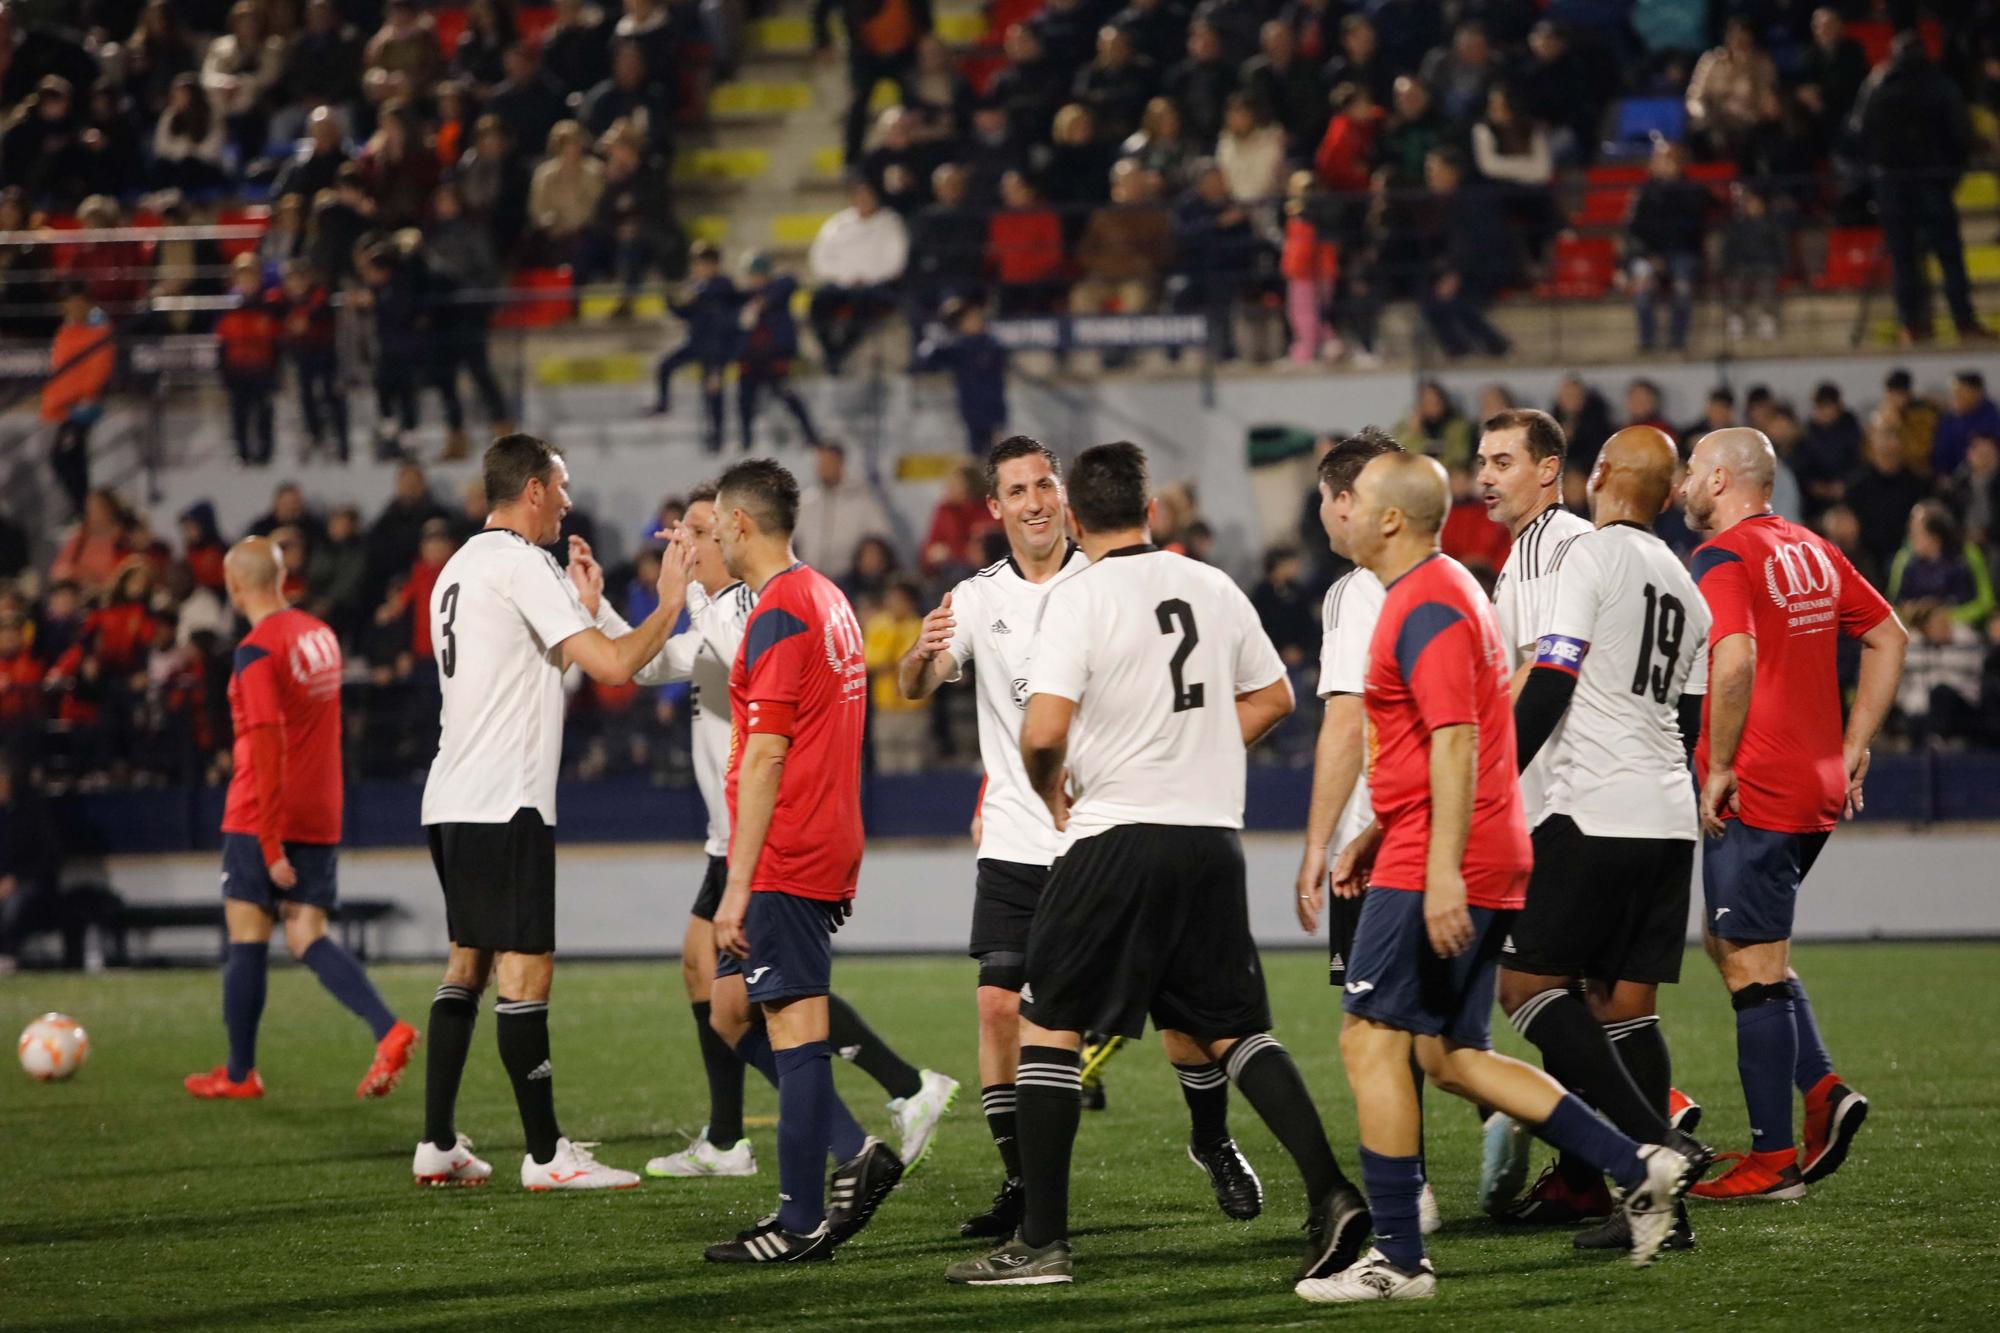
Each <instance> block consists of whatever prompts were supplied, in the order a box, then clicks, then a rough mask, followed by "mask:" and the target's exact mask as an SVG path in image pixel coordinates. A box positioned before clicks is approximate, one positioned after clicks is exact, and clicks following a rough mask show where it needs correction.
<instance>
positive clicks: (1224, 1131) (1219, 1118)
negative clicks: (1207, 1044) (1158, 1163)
mask: <svg viewBox="0 0 2000 1333" xmlns="http://www.w3.org/2000/svg"><path fill="white" fill-rule="evenodd" d="M1174 1073H1175V1075H1177V1076H1178V1077H1179V1078H1180V1081H1181V1096H1182V1097H1184V1098H1185V1099H1186V1100H1187V1108H1188V1129H1189V1131H1190V1135H1191V1137H1192V1140H1193V1142H1194V1143H1196V1144H1197V1145H1199V1146H1201V1147H1204V1148H1207V1147H1212V1146H1214V1145H1215V1144H1218V1143H1220V1142H1222V1141H1223V1140H1224V1139H1226V1138H1228V1137H1229V1076H1228V1075H1227V1074H1225V1073H1223V1072H1222V1066H1221V1065H1218V1064H1215V1063H1213V1062H1209V1061H1204V1062H1203V1063H1201V1064H1193V1065H1183V1064H1176V1065H1175V1066H1174Z"/></svg>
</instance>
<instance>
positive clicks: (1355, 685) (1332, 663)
mask: <svg viewBox="0 0 2000 1333" xmlns="http://www.w3.org/2000/svg"><path fill="white" fill-rule="evenodd" d="M1387 596H1388V594H1387V593H1385V592H1384V591H1383V590H1382V580H1380V579H1378V578H1376V577H1375V576H1374V575H1373V574H1372V573H1370V572H1369V571H1368V570H1365V569H1354V570H1350V571H1349V572H1347V573H1346V574H1343V575H1341V576H1340V578H1339V579H1337V580H1336V581H1335V582H1334V585H1333V586H1332V587H1331V588H1328V589H1327V590H1326V602H1325V604H1324V605H1322V606H1321V607H1320V643H1319V694H1320V697H1321V698H1322V699H1324V698H1328V697H1329V696H1332V695H1335V694H1352V695H1354V696H1356V697H1357V698H1358V697H1359V696H1360V695H1361V694H1363V693H1364V686H1365V685H1366V683H1367V680H1368V641H1369V640H1370V639H1373V638H1374V637H1375V622H1376V621H1378V620H1380V619H1381V618H1382V601H1383V599H1384V598H1385V597H1387ZM1361 725H1362V728H1363V733H1364V735H1365V734H1366V728H1367V726H1368V722H1367V719H1366V718H1364V719H1362V723H1361ZM1374 818H1375V810H1374V807H1373V806H1372V805H1371V804H1370V802H1369V799H1368V765H1367V763H1366V761H1365V756H1364V762H1363V763H1362V765H1361V771H1360V772H1359V773H1357V774H1356V775H1355V777H1354V791H1353V792H1352V793H1351V794H1349V796H1348V798H1347V804H1346V805H1344V806H1342V807H1341V811H1340V822H1339V823H1338V824H1336V825H1334V829H1333V843H1332V845H1331V846H1330V847H1329V848H1328V849H1327V850H1328V852H1329V853H1330V854H1331V855H1334V856H1338V855H1339V854H1340V851H1341V849H1342V848H1344V847H1346V846H1347V844H1348V843H1350V842H1353V841H1354V840H1355V839H1356V838H1357V837H1359V836H1360V835H1361V831H1362V830H1363V829H1365V828H1367V827H1368V825H1369V823H1370V822H1371V821H1373V820H1374Z"/></svg>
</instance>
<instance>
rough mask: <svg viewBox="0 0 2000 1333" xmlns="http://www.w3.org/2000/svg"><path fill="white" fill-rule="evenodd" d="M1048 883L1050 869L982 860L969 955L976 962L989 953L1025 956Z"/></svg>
mask: <svg viewBox="0 0 2000 1333" xmlns="http://www.w3.org/2000/svg"><path fill="white" fill-rule="evenodd" d="M1048 882H1049V868H1048V867H1047V866H1031V865H1023V864H1022V863H1021V862H1019V861H995V860H992V859H990V858H986V857H982V858H980V861H979V875H978V878H977V879H976V880H975V881H974V882H973V888H972V944H971V946H970V947H969V948H968V949H967V950H966V952H967V953H969V954H971V955H972V956H973V957H974V958H984V957H985V956H986V955H987V954H989V953H1019V954H1025V953H1026V952H1027V951H1028V928H1029V927H1030V926H1032V925H1034V924H1035V905H1036V904H1037V903H1039V902H1041V900H1042V889H1043V888H1044V887H1046V886H1047V884H1048Z"/></svg>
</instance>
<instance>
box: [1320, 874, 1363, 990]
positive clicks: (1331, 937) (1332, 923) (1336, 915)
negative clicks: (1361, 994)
mask: <svg viewBox="0 0 2000 1333" xmlns="http://www.w3.org/2000/svg"><path fill="white" fill-rule="evenodd" d="M1367 901H1368V895H1366V894H1363V895H1362V896H1361V897H1359V898H1339V897H1335V896H1334V894H1333V892H1332V890H1331V889H1329V890H1328V891H1327V895H1326V982H1327V985H1329V986H1345V985H1346V984H1347V962H1348V960H1349V959H1351V958H1353V957H1354V928H1355V927H1356V926H1358V925H1360V924H1361V905H1362V904H1363V903H1365V902H1367Z"/></svg>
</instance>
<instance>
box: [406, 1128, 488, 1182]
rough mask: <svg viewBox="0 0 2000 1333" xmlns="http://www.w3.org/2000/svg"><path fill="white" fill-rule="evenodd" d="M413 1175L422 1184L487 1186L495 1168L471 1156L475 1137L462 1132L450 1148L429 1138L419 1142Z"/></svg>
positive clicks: (413, 1164)
mask: <svg viewBox="0 0 2000 1333" xmlns="http://www.w3.org/2000/svg"><path fill="white" fill-rule="evenodd" d="M410 1174H411V1175H413V1176H415V1177H416V1178H417V1183H418V1184H419V1185H484V1184H485V1183H486V1181H487V1179H488V1178H489V1177H490V1176H492V1174H493V1167H492V1164H491V1163H488V1162H482V1161H481V1160H479V1159H478V1158H477V1157H474V1156H473V1155H472V1140H471V1139H468V1138H467V1137H465V1135H463V1134H461V1135H459V1136H458V1142H456V1143H454V1144H452V1146H451V1147H450V1148H440V1147H438V1146H437V1145H436V1144H434V1143H432V1142H431V1141H430V1140H429V1139H425V1140H424V1141H423V1142H421V1143H419V1144H418V1145H417V1155H416V1157H415V1159H414V1160H412V1161H411V1163H410Z"/></svg>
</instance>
